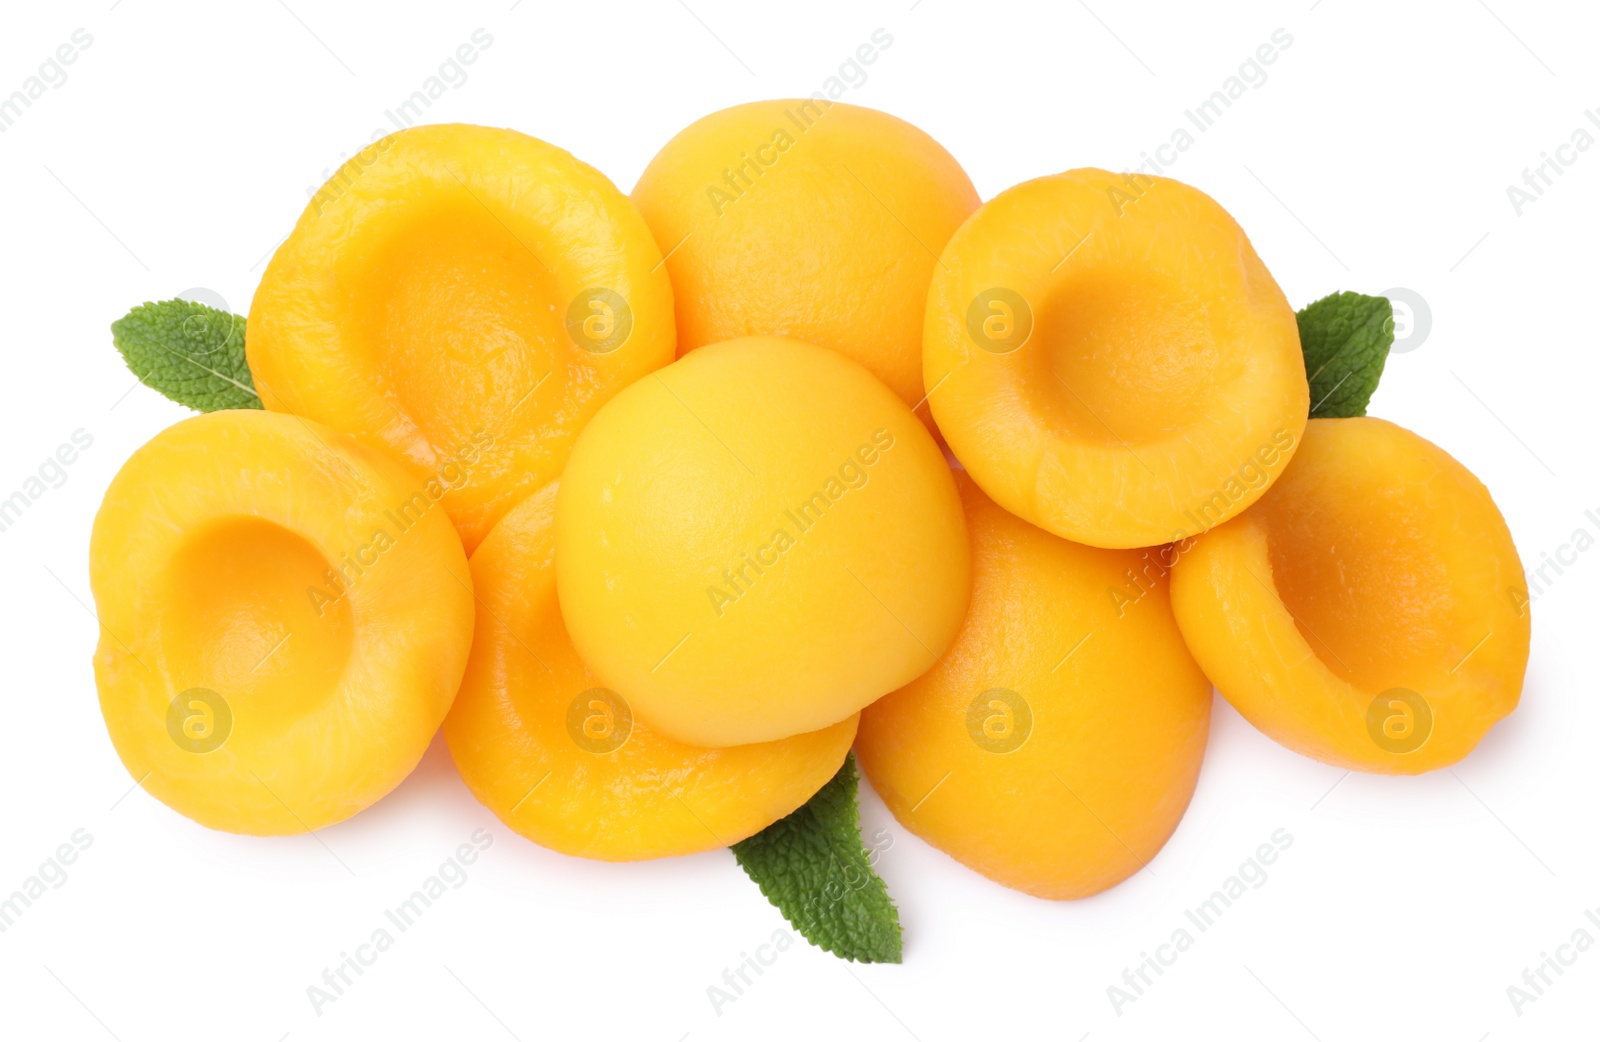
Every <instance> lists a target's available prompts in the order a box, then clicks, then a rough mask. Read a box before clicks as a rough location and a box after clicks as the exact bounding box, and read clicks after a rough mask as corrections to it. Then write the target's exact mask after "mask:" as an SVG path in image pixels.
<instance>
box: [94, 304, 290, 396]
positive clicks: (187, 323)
mask: <svg viewBox="0 0 1600 1042" xmlns="http://www.w3.org/2000/svg"><path fill="white" fill-rule="evenodd" d="M111 342H112V343H113V344H115V345H117V350H118V351H120V352H122V358H123V360H124V361H126V362H127V363H128V368H129V369H131V370H133V375H134V376H137V377H138V378H139V380H140V382H142V383H143V384H144V385H145V386H146V387H153V388H155V389H156V390H158V391H160V392H161V393H162V394H164V395H166V396H167V397H168V398H171V399H172V400H173V401H175V402H177V403H178V404H179V405H187V406H188V407H189V408H191V409H196V410H199V411H200V412H215V411H216V410H218V409H259V408H261V397H260V395H258V394H256V385H255V381H253V380H252V379H251V378H250V367H249V366H247V365H246V364H245V360H244V318H243V317H242V316H240V315H231V314H229V313H228V312H226V311H218V310H217V309H216V308H212V307H207V306H206V305H204V304H197V303H195V302H193V301H189V300H163V301H161V302H160V303H159V304H140V305H139V306H138V307H136V308H134V309H133V310H132V311H130V312H128V313H127V314H126V315H124V316H122V317H121V318H119V319H117V320H116V321H115V322H113V323H111Z"/></svg>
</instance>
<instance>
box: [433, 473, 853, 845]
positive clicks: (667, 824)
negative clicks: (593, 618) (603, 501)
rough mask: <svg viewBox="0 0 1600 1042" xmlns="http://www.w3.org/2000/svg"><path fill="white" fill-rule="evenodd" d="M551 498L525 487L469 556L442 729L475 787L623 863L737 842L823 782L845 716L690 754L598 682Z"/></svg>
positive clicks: (493, 802) (845, 740) (545, 828)
mask: <svg viewBox="0 0 1600 1042" xmlns="http://www.w3.org/2000/svg"><path fill="white" fill-rule="evenodd" d="M555 500H556V488H555V486H548V487H546V488H544V489H541V490H540V491H539V492H536V493H535V494H533V495H532V496H529V497H528V498H527V499H525V500H523V501H522V502H521V503H520V504H518V505H517V507H516V508H515V509H514V510H512V511H511V513H509V514H507V515H506V516H505V517H504V518H503V519H502V520H501V522H500V523H499V524H498V525H496V526H495V528H494V530H493V531H492V532H490V533H489V536H488V538H486V539H485V540H484V541H483V543H482V544H481V545H480V546H479V547H478V549H477V552H475V553H474V554H473V555H472V575H473V585H474V589H475V590H476V591H477V594H478V598H479V610H478V616H477V633H476V635H475V636H474V638H473V644H472V657H471V659H470V661H469V662H468V664H467V672H466V677H465V678H464V679H463V680H462V683H461V692H460V694H459V695H457V696H456V701H455V705H454V706H453V707H452V708H451V710H450V715H449V716H448V717H447V718H446V719H445V724H444V734H445V738H446V739H447V740H448V741H449V743H450V752H451V755H452V756H454V757H455V761H456V766H457V768H458V769H459V770H460V771H461V777H462V778H463V779H465V780H466V783H467V786H468V787H469V788H470V789H471V790H472V792H473V795H475V796H477V797H478V799H479V800H480V801H481V802H482V803H483V804H484V805H485V806H487V807H488V808H489V809H490V810H493V811H494V812H495V815H496V816H497V817H499V818H500V820H501V821H503V822H505V824H506V825H507V826H508V827H510V828H511V829H513V830H515V831H516V832H519V833H521V834H522V835H524V836H526V837H528V838H529V839H531V840H533V841H534V842H536V843H539V844H541V845H543V846H546V847H550V848H552V849H554V850H559V851H561V852H562V853H565V854H575V855H579V856H581V857H591V858H603V859H605V860H611V861H632V860H637V859H641V858H655V857H669V856H672V855H677V854H692V853H695V852H698V851H702V850H711V849H714V848H716V847H722V846H727V845H729V844H732V843H737V842H738V841H739V840H742V839H744V838H746V837H748V836H750V835H753V834H754V833H756V832H759V831H760V830H761V829H763V828H766V827H767V826H768V825H770V824H771V823H772V822H774V821H776V820H778V819H779V818H781V817H783V816H784V815H786V814H788V813H789V812H790V811H793V810H794V809H795V808H797V807H799V806H800V805H801V804H802V803H804V802H805V801H806V800H807V799H809V798H810V797H811V794H812V793H814V792H815V791H816V790H817V789H819V788H821V787H822V785H823V784H824V783H826V782H827V781H828V779H829V778H831V777H833V775H834V772H836V771H837V770H838V769H839V765H840V764H841V763H843V762H844V757H845V753H847V752H848V751H849V749H850V742H851V740H852V739H853V738H854V737H855V733H856V718H855V717H854V716H852V717H850V718H848V719H846V720H842V721H840V722H839V723H836V724H834V725H832V726H830V727H826V728H824V729H822V730H820V731H813V732H811V733H809V734H802V735H796V736H794V737H792V738H785V739H782V740H780V741H775V742H767V743H763V744H759V745H739V746H730V747H728V748H724V749H702V748H697V747H694V746H689V745H684V744H682V743H680V742H676V741H673V740H672V739H670V738H667V737H664V736H663V735H661V734H659V733H658V732H656V731H654V730H653V729H652V728H651V727H650V726H649V725H648V724H646V723H645V722H644V721H642V720H639V719H637V718H635V717H634V716H633V714H632V711H631V709H630V707H629V706H628V703H627V701H626V699H624V698H622V697H620V696H619V695H618V694H617V693H616V692H614V691H610V690H607V689H605V687H604V686H603V685H602V684H601V682H600V680H599V679H598V678H596V677H595V676H594V674H593V673H591V672H590V671H589V670H588V668H587V667H585V666H584V664H583V663H582V661H580V660H579V658H578V653H577V651H576V650H574V648H573V646H572V641H571V639H570V638H568V636H567V631H566V627H565V626H564V625H563V623H562V621H561V614H560V611H559V610H558V606H557V603H556V583H555V566H554V557H555V533H554V529H553V516H554V512H555Z"/></svg>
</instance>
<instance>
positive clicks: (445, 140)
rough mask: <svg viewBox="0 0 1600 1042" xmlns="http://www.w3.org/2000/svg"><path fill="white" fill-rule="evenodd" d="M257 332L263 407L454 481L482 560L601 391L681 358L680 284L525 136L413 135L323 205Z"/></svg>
mask: <svg viewBox="0 0 1600 1042" xmlns="http://www.w3.org/2000/svg"><path fill="white" fill-rule="evenodd" d="M246 334H247V335H246V343H247V354H248V358H249V363H250V371H251V373H252V375H253V376H254V378H255V385H256V388H257V390H258V391H259V392H260V394H261V400H262V401H263V402H264V403H265V404H266V406H267V408H269V409H275V410H281V411H284V412H292V413H297V414H299V415H302V416H309V417H311V418H313V419H316V420H319V421H321V422H323V423H326V424H328V425H329V426H331V427H335V428H337V429H339V430H343V431H346V432H348V433H350V434H353V435H355V436H356V437H358V438H360V439H361V440H363V441H365V442H366V443H368V444H369V445H373V446H375V447H380V448H383V449H384V450H386V451H387V452H389V453H390V454H391V455H394V456H396V457H398V458H399V459H400V460H401V461H402V462H404V463H405V464H406V465H407V466H409V467H410V468H411V469H412V471H413V473H415V474H416V475H417V476H418V477H419V478H422V479H437V480H440V481H441V482H443V483H444V485H445V486H446V487H447V489H448V493H449V494H448V495H447V496H446V497H445V509H446V511H447V512H448V513H449V515H450V517H451V519H452V520H454V521H455V523H456V526H457V527H458V528H459V529H460V531H461V538H462V541H463V542H464V543H465V544H466V546H467V549H468V550H469V551H470V550H471V549H472V548H473V547H474V546H476V545H477V543H478V541H479V540H480V539H482V538H483V536H484V535H485V534H486V533H487V532H488V531H489V529H490V528H491V527H493V526H494V523H495V522H496V521H497V520H499V518H500V516H501V515H502V514H504V513H505V512H506V511H508V510H510V509H511V507H512V506H513V505H515V504H516V503H517V501H518V500H520V499H521V498H522V497H523V496H524V495H527V494H528V493H530V492H532V491H534V490H536V489H538V488H541V487H543V486H544V485H546V484H548V483H549V482H550V481H552V480H554V479H555V478H556V477H558V476H559V475H560V473H561V468H562V467H563V466H564V465H565V463H566V459H567V454H568V452H569V451H571V448H572V439H573V438H574V437H575V436H576V435H577V433H578V431H579V430H580V429H581V428H582V427H583V425H584V423H586V422H587V421H588V419H589V417H590V416H592V415H594V412H595V410H596V409H598V408H599V407H600V405H601V404H602V403H603V402H605V400H606V399H607V398H609V397H610V396H611V395H612V394H614V393H615V392H616V391H617V390H618V389H619V388H621V387H623V386H625V385H627V384H628V383H631V382H632V381H633V380H636V379H638V378H639V377H640V376H643V375H644V374H645V373H648V372H649V371H651V370H652V369H655V368H657V367H658V366H661V365H664V364H666V363H667V362H669V361H671V360H672V356H673V343H674V333H673V320H672V288H671V286H670V284H669V283H668V280H667V275H666V272H665V270H664V269H663V268H662V266H661V254H660V252H659V251H658V250H657V249H656V246H655V242H654V240H653V239H652V238H651V236H650V231H649V229H648V228H646V227H645V224H644V221H643V220H642V219H641V218H640V216H639V214H638V212H637V211H636V210H634V208H633V204H632V203H630V202H629V201H628V199H627V197H626V196H624V195H623V194H622V193H621V192H619V191H617V189H616V188H615V187H613V186H612V184H611V182H610V181H608V180H606V178H605V176H604V175H602V174H601V173H599V172H598V171H596V170H595V169H593V168H592V167H590V166H587V165H586V164H584V163H581V162H579V161H578V160H576V159H574V158H573V157H572V156H571V155H569V154H568V153H566V152H564V151H562V150H561V149H559V148H556V147H555V146H553V145H548V144H545V143H544V142H542V141H539V140H537V139H535V138H531V137H528V136H527V135H525V134H519V133H517V132H516V131H512V130H496V129H492V128H489V127H474V126H464V125H441V126H419V127H413V128H411V129H409V130H404V131H401V132H399V133H397V134H393V135H391V136H389V137H386V138H383V139H382V140H380V141H378V142H376V143H375V144H373V145H370V146H368V147H367V148H365V149H363V150H362V151H361V152H360V153H358V154H357V155H356V156H355V157H354V158H352V159H351V160H350V161H349V162H347V163H346V164H345V165H344V166H343V167H341V168H340V170H339V172H338V174H336V175H335V176H334V178H333V179H332V180H331V181H329V183H328V184H327V185H325V186H324V187H323V189H322V191H321V192H320V193H318V195H317V196H316V197H315V198H313V199H312V201H311V204H310V205H309V206H307V207H306V210H305V212H304V213H303V214H302V215H301V217H300V220H299V222H298V223H297V224H296V225H295V228H294V231H293V232H292V233H291V234H290V236H289V238H288V240H287V241H286V242H285V243H284V244H283V245H282V246H281V247H280V248H279V249H278V251H277V253H276V254H274V256H273V258H272V261H271V262H270V263H269V264H268V265H267V270H266V273H265V274H264V275H263V276H262V279H261V286H260V288H259V289H258V290H257V291H256V296H255V300H254V302H253V303H252V305H251V308H250V318H249V326H248V328H247V331H246Z"/></svg>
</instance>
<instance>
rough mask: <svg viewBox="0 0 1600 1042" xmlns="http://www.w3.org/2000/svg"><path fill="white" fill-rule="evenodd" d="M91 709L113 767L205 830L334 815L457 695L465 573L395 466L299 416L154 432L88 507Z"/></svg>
mask: <svg viewBox="0 0 1600 1042" xmlns="http://www.w3.org/2000/svg"><path fill="white" fill-rule="evenodd" d="M89 578H90V584H91V586H92V588H93V591H94V600H95V606H96V609H97V614H98V616H99V619H100V644H99V648H98V650H97V651H96V652H95V680H96V683H97V685H98V687H99V690H100V708H101V711H102V713H103V714H104V715H105V721H106V728H107V730H108V731H109V732H110V734H111V741H112V743H113V744H114V745H115V746H116V749H117V754H118V755H119V756H120V757H121V758H122V762H123V765H124V766H126V767H127V769H128V773H129V774H130V775H132V776H133V777H134V778H135V779H137V780H138V781H139V782H140V784H142V785H143V786H144V788H145V789H146V790H147V791H148V792H150V794H151V795H153V796H155V797H156V798H157V799H159V800H161V801H162V802H163V803H166V804H167V805H168V806H170V807H172V808H173V809H174V810H177V811H178V812H180V813H182V814H185V815H187V816H188V817H191V818H193V819H195V820H196V821H198V822H200V823H201V824H203V825H209V826H210V827H212V828H217V829H225V830H227V831H230V832H249V833H256V834H262V835H270V834H282V833H293V832H305V831H308V830H311V829H317V828H321V827H323V826H325V825H330V824H333V823H334V822H336V821H340V820H343V819H344V818H347V817H349V816H350V815H351V814H354V813H355V812H356V811H358V810H361V809H362V808H363V807H366V806H368V805H369V804H371V803H373V802H374V801H375V800H377V799H378V798H379V797H381V796H383V795H384V794H385V793H387V792H388V791H389V790H391V789H393V788H394V787H395V786H396V785H398V784H399V783H400V781H401V779H403V778H404V777H405V776H406V775H407V774H408V773H410V771H411V769H412V767H414V766H415V765H416V763H417V761H418V760H419V759H420V758H421V757H422V753H423V751H424V750H425V749H426V748H427V747H428V742H429V741H430V740H431V739H432V738H433V734H434V732H435V731H437V730H438V727H439V724H440V722H441V721H442V720H443V719H444V715H445V711H446V710H447V709H448V708H449V707H450V701H451V699H452V698H453V697H454V696H455V692H456V685H457V684H458V683H459V682H460V680H461V673H462V670H463V669H464V668H465V665H466V660H467V648H468V645H469V643H470V641H471V637H472V620H473V609H472V580H471V577H470V575H469V573H468V571H467V561H466V556H465V555H464V554H463V553H462V550H461V541H460V539H459V538H458V537H457V536H456V532H455V529H454V528H453V527H452V526H451V524H450V521H449V519H448V518H447V517H446V516H445V513H444V510H443V508H442V507H441V506H440V505H439V504H438V503H437V501H436V500H435V499H434V498H431V497H430V496H429V493H428V492H427V491H426V490H425V489H423V488H419V487H418V483H417V481H416V479H415V478H414V477H413V476H412V475H411V474H410V473H409V472H407V471H406V470H405V469H404V468H402V467H401V466H400V465H399V464H397V463H395V462H393V461H392V460H389V459H387V458H385V457H384V456H383V455H381V454H380V453H377V452H373V451H372V450H370V449H368V448H366V447H365V446H363V445H361V444H360V443H358V442H357V441H355V440H354V439H352V438H349V437H347V436H345V435H342V434H339V433H338V432H336V431H333V430H331V429H329V428H327V427H323V426H322V425H320V424H317V423H314V422H312V421H308V420H303V419H301V418H300V417H295V416H285V415H282V414H279V413H271V412H262V411H259V410H238V411H227V412H214V413H208V414H205V415H202V416H197V417H194V418H192V419H188V420H184V421H182V422H180V423H178V424H175V425H174V426H172V427H169V428H168V429H166V430H165V431H162V432H161V433H160V434H158V435H156V436H155V437H154V438H153V439H151V440H150V442H149V443H148V444H146V445H145V446H144V447H142V448H141V449H139V451H138V452H136V453H134V454H133V456H132V457H131V458H130V459H129V460H128V462H127V463H126V464H125V465H124V466H123V468H122V470H121V471H119V472H118V474H117V476H116V478H115V479H114V480H113V481H112V483H111V487H110V488H109V489H108V490H107V492H106V497H105V501H104V502H103V503H102V504H101V507H100V512H99V514H98V515H97V516H96V517H95V525H94V535H93V538H92V540H91V543H90V548H89Z"/></svg>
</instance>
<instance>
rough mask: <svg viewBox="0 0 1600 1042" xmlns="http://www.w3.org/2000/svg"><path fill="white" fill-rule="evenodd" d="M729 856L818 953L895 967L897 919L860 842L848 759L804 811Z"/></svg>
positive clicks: (853, 774) (853, 763) (852, 761)
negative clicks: (893, 964)
mask: <svg viewBox="0 0 1600 1042" xmlns="http://www.w3.org/2000/svg"><path fill="white" fill-rule="evenodd" d="M733 856H734V857H736V858H738V859H739V865H740V866H741V867H742V868H743V869H744V870H745V873H746V874H747V875H749V877H750V878H751V879H753V880H755V882H756V885H757V886H759V887H760V888H761V892H762V893H763V894H765V895H766V897H767V900H768V901H771V902H772V903H773V905H774V906H776V907H777V909H778V911H780V912H782V913H783V917H784V918H785V919H787V920H789V922H790V923H791V924H792V925H793V926H794V928H795V929H796V930H799V931H800V935H801V936H802V937H804V938H805V939H806V940H808V941H810V942H811V943H812V944H814V945H816V946H817V947H818V948H821V949H823V950H824V951H828V952H832V953H833V954H835V955H837V956H839V957H840V958H842V959H849V960H851V961H852V962H899V961H900V914H899V913H898V912H896V911H895V907H894V902H893V901H891V900H890V899H889V889H888V887H886V886H884V885H883V880H881V879H879V878H878V876H877V873H875V872H873V871H872V864H871V862H870V861H869V860H868V858H867V850H866V847H865V846H863V845H862V842H861V814H860V811H859V810H858V809H857V807H856V760H855V754H854V753H851V754H849V755H847V756H846V757H845V761H844V765H843V766H841V767H840V768H839V773H838V774H835V775H834V776H833V778H832V780H831V781H829V782H828V784H826V785H824V786H823V787H822V788H821V789H818V790H817V793H816V795H815V796H812V797H811V799H809V800H807V801H806V804H805V806H803V807H801V808H800V809H799V810H797V811H795V812H794V813H793V814H791V815H789V816H788V817H787V818H784V819H783V820H781V821H776V822H773V823H772V824H771V825H768V826H767V827H766V828H765V829H762V830H761V831H760V832H758V833H756V834H755V835H754V836H751V837H750V838H749V839H747V840H745V841H744V842H742V843H735V844H734V846H733Z"/></svg>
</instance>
